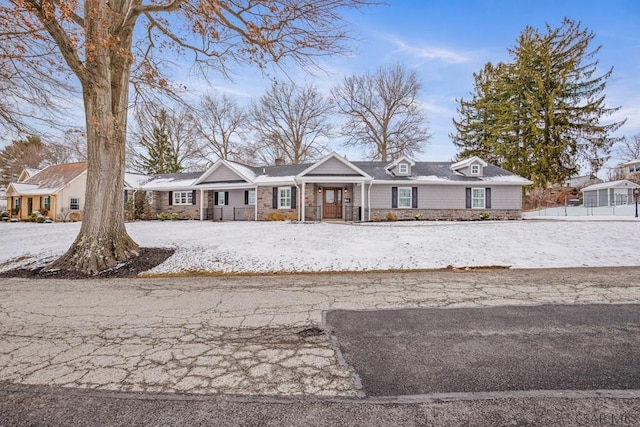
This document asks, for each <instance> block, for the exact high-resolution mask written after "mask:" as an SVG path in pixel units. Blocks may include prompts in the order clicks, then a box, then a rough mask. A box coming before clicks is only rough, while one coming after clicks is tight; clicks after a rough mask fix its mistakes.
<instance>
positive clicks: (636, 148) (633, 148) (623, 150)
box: [615, 134, 640, 162]
mask: <svg viewBox="0 0 640 427" xmlns="http://www.w3.org/2000/svg"><path fill="white" fill-rule="evenodd" d="M615 153H616V156H617V157H618V158H619V159H620V160H622V161H623V162H629V161H631V160H636V159H640V134H638V135H634V136H632V137H630V138H627V137H624V138H623V139H622V141H620V142H619V143H618V144H617V146H616V150H615Z"/></svg>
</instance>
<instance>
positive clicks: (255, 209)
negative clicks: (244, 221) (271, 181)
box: [253, 186, 258, 221]
mask: <svg viewBox="0 0 640 427" xmlns="http://www.w3.org/2000/svg"><path fill="white" fill-rule="evenodd" d="M253 191H254V193H253V196H254V197H253V217H254V218H253V220H254V221H257V220H258V187H257V186H256V187H255V188H254V189H253Z"/></svg>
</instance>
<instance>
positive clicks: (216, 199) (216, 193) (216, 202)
mask: <svg viewBox="0 0 640 427" xmlns="http://www.w3.org/2000/svg"><path fill="white" fill-rule="evenodd" d="M213 204H214V205H215V206H218V192H217V191H214V192H213Z"/></svg>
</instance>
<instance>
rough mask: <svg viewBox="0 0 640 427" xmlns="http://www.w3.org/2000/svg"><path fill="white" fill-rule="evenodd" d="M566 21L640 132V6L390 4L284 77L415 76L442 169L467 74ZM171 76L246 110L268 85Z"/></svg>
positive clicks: (354, 15)
mask: <svg viewBox="0 0 640 427" xmlns="http://www.w3.org/2000/svg"><path fill="white" fill-rule="evenodd" d="M564 17H568V18H570V19H574V20H578V21H581V22H582V25H583V26H585V27H587V28H589V29H591V30H592V31H593V32H594V33H595V35H596V38H595V40H594V42H593V47H596V46H597V45H602V50H601V51H600V53H599V55H598V59H599V60H600V67H601V70H602V72H605V71H606V70H608V69H609V68H610V67H612V66H613V67H614V73H613V76H612V78H611V79H610V80H609V84H608V87H607V90H606V94H607V104H608V105H609V106H622V109H621V110H620V111H619V112H618V113H617V114H616V116H615V117H614V119H616V120H619V119H622V118H625V117H626V118H627V123H626V124H625V125H624V126H623V127H622V128H621V129H620V131H619V132H618V134H619V135H627V136H631V135H635V134H638V133H640V78H639V76H640V30H639V29H638V28H640V1H638V0H609V1H603V0H599V1H593V0H582V1H579V0H574V1H570V0H536V1H531V0H502V1H498V0H464V1H463V0H447V1H445V0H442V1H429V0H404V1H402V0H388V1H387V4H386V5H379V6H372V7H367V8H365V9H363V10H361V11H349V12H348V14H347V15H346V20H347V21H348V22H349V23H350V25H351V34H352V36H353V37H354V39H355V40H354V42H353V44H352V48H353V49H354V53H353V54H352V55H349V56H347V57H334V58H332V59H331V60H329V61H326V62H323V63H322V64H321V65H322V68H323V69H324V70H325V71H326V73H323V72H316V73H315V75H308V74H305V73H304V72H302V71H299V70H294V69H291V68H288V69H287V71H288V72H287V74H288V75H289V76H290V77H291V78H292V79H294V80H295V81H297V82H299V83H303V82H308V83H313V84H315V85H316V86H318V87H319V88H320V90H321V91H323V92H325V93H328V91H329V88H330V87H331V86H333V85H334V84H336V83H338V82H340V81H341V80H342V79H343V77H344V76H345V75H351V74H360V73H364V72H367V71H374V70H375V69H376V68H378V67H380V66H383V65H388V64H394V63H397V62H400V63H402V64H404V65H405V66H407V67H408V68H411V69H415V70H416V72H417V74H418V76H419V78H420V80H421V81H422V83H423V87H424V89H423V92H422V95H421V97H420V100H421V102H422V103H423V105H424V107H425V110H426V113H427V117H428V120H429V127H430V131H431V134H432V138H431V141H430V143H429V145H428V146H427V147H426V149H425V152H424V153H423V154H421V155H420V156H419V157H420V158H419V159H417V160H432V161H446V160H450V159H451V158H452V157H453V156H454V155H455V148H454V146H453V144H452V143H451V142H450V138H449V134H450V133H452V132H453V131H454V128H453V125H452V121H451V120H452V118H453V117H455V116H456V102H455V99H456V98H461V97H468V96H469V93H470V92H471V91H472V90H473V73H474V72H477V71H479V70H480V69H481V68H482V67H483V65H484V64H485V63H486V62H489V61H491V62H498V61H504V60H508V59H509V58H508V53H507V49H508V48H509V47H512V46H514V45H515V42H516V39H517V37H518V35H519V34H520V32H521V31H522V30H523V29H524V28H525V26H527V25H530V26H533V27H536V28H540V29H543V28H544V25H545V23H549V24H550V25H551V26H552V27H557V26H559V25H560V24H561V22H562V19H563V18H564ZM278 73H279V72H278V71H277V70H275V71H273V72H272V73H271V75H270V76H268V77H276V78H278V77H280V76H279V75H278ZM175 77H176V79H177V80H178V81H180V82H182V83H184V84H186V85H187V86H188V87H189V88H190V89H191V91H192V93H193V94H194V95H195V97H196V98H197V97H199V96H200V95H201V94H203V93H204V92H208V91H209V92H216V91H224V92H227V93H229V94H231V95H233V96H234V97H235V98H236V99H237V100H238V101H240V102H241V103H242V104H245V103H248V102H249V101H250V100H251V99H253V98H257V97H259V96H261V95H262V94H263V93H264V90H265V89H266V88H267V87H268V85H269V78H268V77H265V76H264V75H263V74H261V73H260V72H259V71H257V70H255V69H251V68H248V67H244V68H242V69H241V70H240V71H239V72H238V73H236V75H235V76H234V79H233V82H231V81H228V80H225V79H223V78H222V77H216V76H214V77H213V78H212V80H213V81H210V82H203V81H202V80H199V79H198V78H197V77H196V76H193V75H187V74H186V72H185V71H184V69H183V68H177V69H176V76H175ZM71 110H76V111H77V113H78V114H77V117H78V119H77V121H76V123H80V124H81V123H82V122H83V120H82V116H81V101H80V100H76V101H73V100H70V115H69V116H70V117H71V116H72V115H71ZM70 120H72V119H71V118H70ZM5 137H6V136H5ZM1 139H2V138H1V137H0V140H1ZM6 139H7V138H5V140H6ZM5 142H8V141H5ZM0 145H2V144H1V143H0ZM330 148H332V149H335V150H336V151H338V152H340V153H343V154H346V155H347V156H348V157H349V158H350V159H353V160H356V159H359V158H360V157H361V153H360V152H357V151H351V152H347V151H346V150H345V149H344V148H342V147H341V146H340V145H339V144H337V143H336V144H335V145H334V146H332V147H330Z"/></svg>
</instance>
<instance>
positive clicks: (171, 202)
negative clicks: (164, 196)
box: [169, 191, 173, 206]
mask: <svg viewBox="0 0 640 427" xmlns="http://www.w3.org/2000/svg"><path fill="white" fill-rule="evenodd" d="M171 205H173V191H169V206H171Z"/></svg>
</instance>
